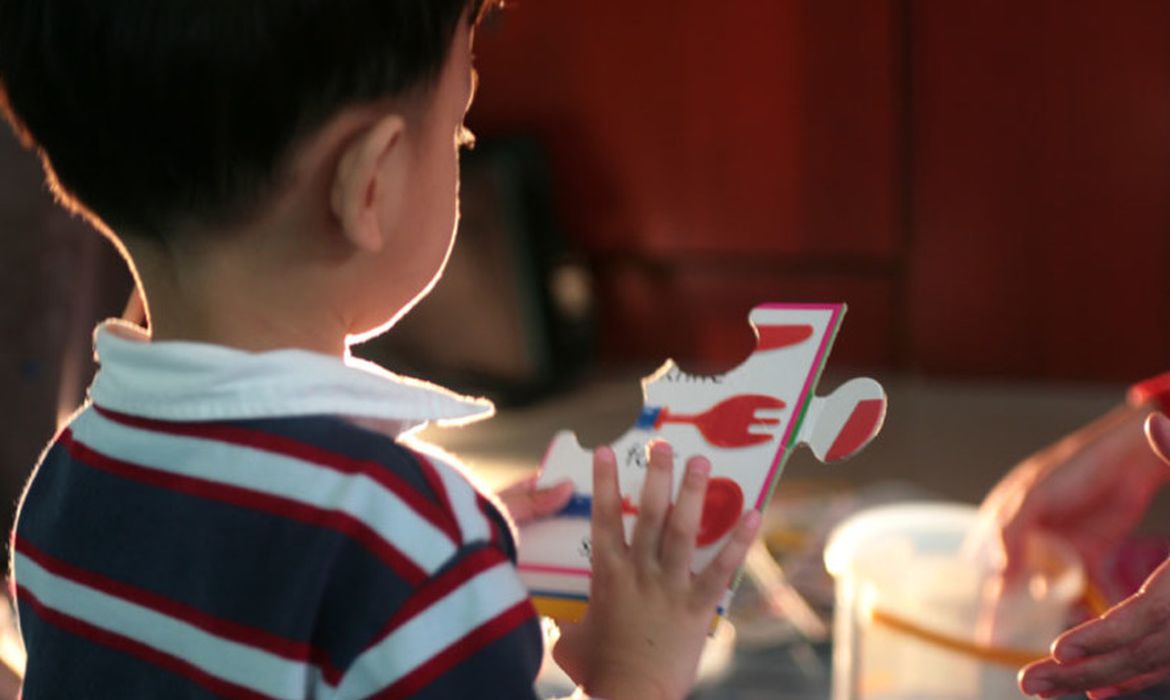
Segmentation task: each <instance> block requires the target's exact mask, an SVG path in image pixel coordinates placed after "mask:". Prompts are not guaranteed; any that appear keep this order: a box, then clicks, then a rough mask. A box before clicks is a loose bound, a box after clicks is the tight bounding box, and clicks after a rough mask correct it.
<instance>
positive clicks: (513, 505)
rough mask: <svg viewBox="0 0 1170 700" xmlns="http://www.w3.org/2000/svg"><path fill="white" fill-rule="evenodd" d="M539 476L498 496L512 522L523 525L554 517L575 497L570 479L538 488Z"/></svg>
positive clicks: (517, 484) (518, 484)
mask: <svg viewBox="0 0 1170 700" xmlns="http://www.w3.org/2000/svg"><path fill="white" fill-rule="evenodd" d="M537 478H538V477H537V476H536V475H533V476H530V477H527V478H524V479H521V480H520V481H517V482H516V483H514V484H512V485H510V486H508V487H506V488H505V489H504V490H503V491H500V492H499V493H497V494H496V498H498V499H500V503H502V504H503V505H504V508H505V509H506V510H507V511H508V515H510V516H511V518H512V522H514V523H516V524H517V525H522V524H524V523H526V522H529V521H532V520H537V519H540V518H546V517H548V516H550V515H554V514H555V513H557V512H558V511H560V510H561V509H562V508H564V507H565V505H566V504H567V503H568V502H569V499H570V498H572V496H573V482H571V481H569V480H568V479H566V480H564V481H559V482H557V483H555V484H553V485H552V486H546V487H544V488H537V486H536V480H537Z"/></svg>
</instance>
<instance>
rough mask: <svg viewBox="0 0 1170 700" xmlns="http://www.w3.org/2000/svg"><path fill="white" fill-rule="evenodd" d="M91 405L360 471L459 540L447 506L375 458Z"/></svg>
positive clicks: (149, 426) (178, 430)
mask: <svg viewBox="0 0 1170 700" xmlns="http://www.w3.org/2000/svg"><path fill="white" fill-rule="evenodd" d="M94 409H96V410H97V412H98V413H100V414H101V415H102V416H105V417H106V418H108V419H110V420H112V421H114V422H116V423H121V424H123V425H127V426H130V427H132V428H141V429H143V430H149V431H152V432H158V433H167V434H169V435H182V436H185V437H194V438H203V439H207V440H216V441H218V442H225V443H228V444H232V445H239V446H241V447H250V448H253V449H257V450H262V451H264V452H269V453H271V454H278V455H282V456H285V457H291V458H293V459H298V460H301V461H302V462H308V463H310V464H314V465H316V466H319V467H325V468H326V469H330V470H332V471H336V472H340V473H342V474H353V475H358V474H360V475H362V476H366V477H368V478H370V479H372V480H373V481H374V482H376V483H378V484H380V485H381V486H383V487H384V488H385V489H386V490H387V491H390V492H391V493H393V494H394V495H395V496H397V497H398V498H400V499H402V501H403V502H404V503H406V504H407V505H409V506H410V507H411V508H412V509H413V510H414V511H415V512H417V513H418V514H419V516H420V517H422V518H424V519H425V520H427V521H428V522H430V523H431V524H432V525H434V526H435V527H436V528H437V529H438V530H439V531H441V532H442V533H443V534H445V535H447V537H449V538H450V539H451V542H452V543H453V544H458V543H459V541H460V539H459V527H458V525H457V524H456V523H455V520H454V517H453V516H452V514H451V510H450V508H448V509H447V511H446V512H444V511H443V509H442V508H440V507H439V505H437V504H436V503H434V502H433V501H430V500H428V499H427V498H426V496H424V495H423V494H421V493H419V492H418V491H417V490H416V489H415V488H414V487H412V486H411V485H410V484H408V483H407V482H406V481H405V480H403V479H402V478H401V477H399V476H398V475H397V474H395V473H393V472H392V471H390V470H388V469H387V468H386V467H385V466H384V465H382V464H379V463H378V462H374V461H372V460H359V459H353V458H351V457H347V456H345V455H342V454H337V453H336V452H330V451H328V450H324V449H322V448H320V447H317V446H316V445H311V444H308V443H305V442H301V441H299V440H294V439H292V438H289V437H285V436H282V435H272V434H270V433H264V432H260V431H258V430H250V429H248V428H242V427H240V426H238V425H231V424H228V423H180V422H175V421H161V420H153V419H150V418H141V417H139V416H129V415H126V414H123V413H117V412H115V411H111V410H109V409H105V408H102V407H100V406H97V405H95V406H94Z"/></svg>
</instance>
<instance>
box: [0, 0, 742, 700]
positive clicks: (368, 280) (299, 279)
mask: <svg viewBox="0 0 1170 700" xmlns="http://www.w3.org/2000/svg"><path fill="white" fill-rule="evenodd" d="M479 4H480V3H479V2H478V1H476V0H346V1H345V2H338V1H337V0H282V1H281V2H269V1H265V0H230V1H229V2H209V1H208V0H102V2H88V3H77V2H67V1H66V0H0V81H2V86H3V96H4V103H5V106H6V108H7V112H8V116H9V119H10V121H11V122H12V123H13V126H14V127H15V129H16V130H17V132H18V133H19V134H21V135H22V136H23V138H25V139H26V141H27V142H28V143H29V144H30V145H33V146H35V147H36V148H37V149H38V152H39V153H40V154H41V156H42V159H43V161H44V165H45V170H46V172H47V174H48V178H49V182H50V184H51V186H52V188H53V190H54V192H55V193H56V194H57V196H58V198H59V199H60V201H61V202H62V203H63V204H64V205H65V206H67V207H69V208H71V209H73V210H75V211H77V212H80V213H81V214H83V215H84V216H86V217H87V218H89V219H90V220H91V221H92V222H93V223H94V224H95V225H96V226H97V227H98V228H99V229H100V230H101V231H103V232H104V233H105V234H106V235H107V236H108V237H109V238H110V239H111V240H113V241H114V242H115V243H116V244H117V245H118V246H119V248H120V250H122V252H123V253H124V254H125V256H126V259H127V261H128V262H129V263H130V265H131V267H132V269H133V271H134V274H135V279H136V281H137V283H138V286H139V290H140V292H141V293H142V295H143V298H144V299H145V301H146V305H147V311H148V320H149V328H150V330H149V332H147V331H144V330H143V329H141V328H138V327H136V326H132V325H129V324H123V323H118V322H107V323H105V324H103V325H102V326H100V327H99V328H98V330H97V331H96V352H97V357H98V360H99V362H100V364H101V369H100V372H99V374H98V376H97V378H96V379H95V380H94V384H93V386H92V387H91V389H90V402H89V403H87V405H85V406H84V407H83V408H82V409H81V410H80V411H79V412H78V413H77V414H76V416H75V417H74V418H73V420H72V421H71V423H70V424H69V425H68V427H66V428H65V429H64V430H62V431H61V433H60V434H59V435H58V436H57V438H56V439H55V440H54V442H53V443H52V444H51V445H50V446H49V448H48V449H47V451H46V452H45V454H44V456H43V458H42V460H41V463H40V465H39V466H38V468H37V471H36V473H35V475H34V477H33V478H32V481H31V482H30V484H29V486H28V489H27V492H26V494H25V497H24V499H23V502H22V504H21V508H20V514H19V519H18V525H17V527H16V531H15V533H14V536H13V549H12V574H13V577H14V583H15V591H16V593H15V594H16V599H17V603H18V609H19V616H20V626H21V633H22V635H23V637H24V641H25V644H26V646H27V650H28V667H27V671H26V675H25V679H24V691H23V692H24V697H25V698H26V700H41V699H43V698H69V699H71V700H77V699H79V698H210V697H231V698H365V697H379V698H382V697H385V698H395V697H406V696H410V697H424V698H446V697H491V698H513V697H532V696H533V689H532V685H533V679H534V677H535V675H536V672H537V669H538V666H539V663H540V659H541V635H540V630H539V625H538V624H537V620H536V618H535V613H534V611H533V608H532V606H531V604H530V602H529V600H528V596H527V593H526V591H525V590H524V588H523V587H522V586H521V584H520V582H519V579H518V577H517V575H516V572H515V570H514V568H513V564H512V559H513V558H514V556H515V547H514V544H513V535H512V532H511V529H510V525H509V523H508V521H507V520H506V519H505V518H504V516H502V515H501V513H500V511H499V510H498V509H497V505H496V504H495V503H494V502H493V501H492V500H491V499H489V498H488V497H485V496H484V495H483V494H481V493H479V492H477V491H476V490H475V488H473V486H472V485H471V484H470V483H469V481H468V480H467V478H466V477H465V476H464V475H463V473H462V472H461V471H460V470H459V469H458V468H456V467H455V466H454V465H452V464H449V463H448V462H447V461H445V460H444V459H442V458H441V457H440V456H439V455H436V454H434V453H433V452H431V451H428V450H427V449H426V448H425V446H421V445H414V444H411V443H410V442H409V440H408V434H409V433H410V431H412V430H413V429H414V428H416V427H417V426H419V425H421V424H423V423H425V422H427V421H431V420H461V419H468V418H470V417H472V416H476V415H479V414H482V413H483V412H485V411H487V410H489V409H490V407H489V406H488V405H486V404H485V403H483V402H478V401H472V400H468V399H464V398H461V397H458V396H455V395H453V394H450V393H448V392H445V391H442V390H439V389H436V388H434V387H431V386H429V385H426V384H422V383H420V382H415V381H410V380H406V379H402V378H399V377H395V376H393V375H391V374H389V373H387V372H385V371H383V370H381V369H379V368H377V367H374V366H371V365H369V364H367V363H361V362H358V361H356V360H354V359H353V358H352V357H350V356H349V353H348V349H347V348H348V343H349V342H351V341H352V340H353V339H355V338H364V337H369V336H372V335H374V334H377V333H380V332H382V331H383V330H385V329H386V328H388V327H389V326H391V325H392V324H393V322H394V321H395V320H396V319H397V318H399V317H400V316H401V315H402V314H404V313H405V312H406V311H407V310H408V309H409V308H410V307H411V306H412V305H413V304H414V303H415V302H416V301H417V300H418V299H419V298H421V297H422V296H423V295H425V294H426V292H427V290H429V289H430V287H431V285H432V284H434V282H435V281H436V279H437V278H438V276H439V274H440V272H441V270H442V267H443V264H444V262H445V260H446V258H447V254H448V252H449V250H450V247H451V245H452V241H453V231H454V228H455V223H456V219H457V209H458V206H457V205H458V157H457V149H458V142H459V141H460V140H461V138H462V136H463V134H464V130H463V127H462V119H463V116H464V113H465V111H466V109H467V107H468V104H469V103H470V101H471V97H472V93H473V92H474V82H475V81H474V75H473V71H472V68H471V43H472V34H473V30H474V26H475V23H476V21H477V20H478V18H479V16H480V13H481V8H480V7H479ZM671 460H672V455H671V453H670V448H669V447H668V446H666V445H664V444H662V445H656V446H655V447H654V448H653V449H652V450H651V460H650V468H649V469H648V477H647V482H646V484H645V488H644V496H643V500H642V504H641V516H640V518H639V520H638V522H637V524H636V526H635V530H634V532H633V535H632V539H631V542H630V544H629V545H627V544H626V541H625V539H624V535H623V532H622V524H621V513H620V510H621V508H620V502H619V497H618V493H617V481H616V468H615V464H614V458H613V454H612V453H611V452H610V451H608V450H601V451H599V453H598V455H597V456H596V458H595V480H596V488H595V511H594V517H593V536H594V545H595V555H594V556H595V576H594V581H593V601H594V604H593V606H592V608H591V610H590V612H589V615H588V617H587V618H586V619H585V621H584V622H583V623H582V624H581V625H579V626H575V627H573V628H570V629H567V630H565V633H564V636H563V637H562V641H561V642H560V644H558V647H557V650H556V652H557V656H558V659H559V660H560V661H561V663H562V665H563V666H564V667H565V668H566V669H567V670H568V671H569V673H570V674H571V675H572V676H573V678H574V679H575V680H576V681H578V682H579V683H581V684H582V685H583V687H584V689H585V690H586V691H588V692H590V693H593V694H595V695H602V696H605V697H609V698H614V699H617V698H679V697H681V696H683V695H684V694H685V693H686V692H687V690H688V688H689V686H690V683H691V681H692V678H693V675H694V672H695V664H696V662H697V659H698V655H699V651H700V650H701V648H702V644H703V639H704V633H705V630H706V627H707V624H708V623H709V620H710V616H711V613H712V610H713V609H714V607H715V603H716V601H717V600H718V598H719V596H720V594H721V593H722V591H723V590H724V589H725V587H726V585H727V582H728V580H729V578H730V576H731V575H732V573H733V572H734V570H735V569H736V568H738V565H739V564H740V563H741V562H742V560H743V557H744V554H745V552H746V549H747V545H748V543H749V542H750V541H751V539H752V537H753V536H754V533H755V530H756V529H757V527H758V521H759V518H758V514H755V513H749V514H748V515H746V516H745V518H744V519H743V522H742V523H741V525H740V527H739V528H738V530H737V531H736V533H735V534H734V535H733V537H732V538H731V539H730V541H729V543H728V545H727V546H726V547H725V549H724V550H723V552H722V553H721V555H720V556H719V557H718V558H717V559H716V561H715V562H714V563H713V564H712V565H711V566H710V567H709V568H707V569H705V570H704V571H703V572H701V573H699V574H697V575H692V574H691V573H690V571H689V561H690V556H691V551H692V549H693V542H694V537H695V533H696V531H697V527H698V521H699V517H700V513H701V504H702V499H703V493H704V490H705V488H706V474H707V472H708V471H709V468H710V465H709V464H707V463H706V462H705V461H704V460H703V459H702V458H695V459H692V460H691V461H690V462H689V464H688V470H687V473H686V476H685V477H684V482H683V484H682V486H681V488H680V494H679V496H678V498H677V502H676V503H674V504H673V506H672V504H671V502H670V493H671ZM566 496H567V493H564V492H563V490H559V491H554V492H551V493H547V492H513V493H512V497H513V500H514V501H515V502H517V503H520V504H522V505H525V507H526V508H527V509H528V510H529V511H532V512H534V513H536V514H539V513H540V512H547V511H549V510H555V508H556V507H557V505H558V503H560V502H563V500H564V498H565V497H566ZM534 504H535V505H534Z"/></svg>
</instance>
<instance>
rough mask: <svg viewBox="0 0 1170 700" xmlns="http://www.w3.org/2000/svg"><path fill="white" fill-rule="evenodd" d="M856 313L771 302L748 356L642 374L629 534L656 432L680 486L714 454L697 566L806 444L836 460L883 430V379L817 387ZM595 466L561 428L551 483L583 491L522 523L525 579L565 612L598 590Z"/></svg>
mask: <svg viewBox="0 0 1170 700" xmlns="http://www.w3.org/2000/svg"><path fill="white" fill-rule="evenodd" d="M844 313H845V305H844V304H763V305H761V306H757V307H756V308H755V309H753V310H752V312H751V314H750V316H749V322H750V323H751V325H752V327H753V329H754V330H755V332H756V348H755V350H754V352H753V353H752V354H751V355H750V356H749V357H748V358H747V360H745V361H744V362H743V364H741V365H739V366H738V367H736V368H735V369H733V370H731V371H730V372H727V373H725V374H721V375H709V376H708V375H693V374H687V373H685V372H683V371H682V370H681V369H679V367H678V366H677V365H675V364H674V362H673V361H669V360H668V361H667V362H666V363H665V364H663V365H662V367H660V368H659V369H658V371H656V372H655V373H654V374H652V375H651V376H649V377H647V378H645V379H643V380H642V387H643V394H644V396H645V401H644V404H643V409H642V412H641V414H640V415H639V417H638V420H637V421H636V422H635V424H634V426H633V427H631V428H630V429H629V430H627V431H626V432H625V433H624V434H623V435H622V436H620V437H619V438H618V439H617V440H615V441H614V442H613V443H611V446H612V447H613V450H614V454H615V455H616V456H617V460H618V478H619V482H620V487H621V493H622V496H623V503H624V504H627V507H626V508H623V510H624V511H625V513H626V514H625V516H624V524H625V527H626V536H627V539H628V537H629V534H630V532H631V531H632V528H633V523H634V521H635V519H636V513H637V508H636V504H637V503H638V502H639V500H640V495H641V494H640V490H641V486H642V480H643V477H644V473H645V469H646V461H647V452H646V447H647V444H648V443H649V442H650V441H652V440H655V439H665V440H667V441H669V442H670V443H671V445H672V446H673V447H674V454H675V464H674V470H675V478H674V488H675V490H676V495H677V489H678V486H679V484H680V483H681V481H682V472H683V469H684V465H685V464H686V461H687V459H688V458H689V457H691V456H693V455H697V454H702V455H705V456H706V457H707V458H708V459H710V461H711V465H712V470H711V477H710V481H709V486H708V490H707V498H706V501H705V502H704V507H703V517H702V523H701V525H700V528H699V533H698V538H697V549H696V552H695V557H694V560H693V562H692V570H694V571H699V570H701V569H702V568H703V567H704V566H706V565H707V563H708V562H710V561H711V559H712V558H714V556H715V555H716V554H717V553H718V551H719V549H720V547H721V546H722V544H723V542H724V541H725V540H726V538H727V537H728V536H729V535H730V533H731V530H732V529H733V528H734V526H735V524H736V523H737V522H738V521H739V518H740V516H741V515H742V514H743V513H744V512H746V511H747V510H748V509H752V508H755V509H759V510H762V509H763V507H764V506H765V505H766V504H767V502H768V499H769V498H770V497H771V494H772V491H773V490H774V489H775V487H776V483H777V481H778V480H779V478H780V474H781V472H782V471H783V469H784V464H785V462H786V461H787V460H788V457H789V456H790V455H791V454H792V451H793V450H794V449H795V448H796V446H797V445H799V444H805V445H807V446H808V447H809V448H810V449H811V450H812V451H813V453H814V454H815V455H816V456H817V458H818V459H820V460H822V461H825V462H833V461H838V460H841V459H844V458H846V457H849V456H851V455H853V454H855V453H857V452H858V451H859V450H861V448H863V447H864V446H865V445H866V444H868V443H869V442H870V440H872V439H873V437H874V436H876V435H877V433H878V431H879V430H880V429H881V426H882V422H883V421H884V419H885V412H886V395H885V391H884V390H883V389H882V387H881V385H879V384H878V383H877V382H876V381H874V380H872V379H868V378H860V379H853V380H850V381H848V382H846V383H845V384H843V385H842V386H841V387H839V388H838V389H837V390H836V391H834V392H833V393H832V394H830V395H829V396H825V397H820V396H816V395H815V394H814V392H815V390H816V387H817V382H818V381H819V380H820V377H821V373H822V371H823V370H824V366H825V362H826V360H827V359H828V355H829V350H830V348H831V347H832V344H833V341H834V340H835V338H836V335H837V331H838V329H839V328H840V325H841V319H842V317H843V315H844ZM592 465H593V458H592V451H591V450H587V449H585V448H583V447H582V446H581V445H580V443H579V442H578V441H577V438H576V436H575V435H574V434H573V433H570V432H561V433H559V434H557V435H556V436H555V437H554V438H553V440H552V443H551V444H550V445H549V448H548V451H547V452H546V454H545V457H544V459H543V461H542V464H541V475H540V480H539V483H540V484H541V485H550V484H553V483H556V482H558V481H561V480H562V479H566V478H567V479H570V480H571V481H572V482H573V484H574V495H573V498H572V500H571V501H570V502H569V505H568V506H566V507H565V509H564V510H562V511H561V512H560V513H558V514H557V515H555V516H553V517H551V518H547V519H544V520H540V521H538V522H533V523H530V524H526V525H525V526H524V527H523V528H522V531H521V537H520V551H519V569H520V575H521V578H522V579H523V580H524V583H525V584H526V585H527V586H528V588H529V591H530V592H531V594H532V597H533V600H534V602H535V603H536V606H537V609H538V610H539V611H540V612H541V613H542V614H544V615H548V616H549V617H552V618H554V619H559V620H577V619H580V617H581V616H582V615H583V614H584V611H585V608H586V606H587V604H588V600H589V579H590V549H591V543H590V532H589V529H590V528H589V514H590V512H591V502H592V496H591V494H592V481H593V477H592V474H593V471H592V469H593V466H592ZM732 590H734V584H733V585H732ZM732 590H729V591H728V593H727V595H726V596H725V597H724V601H723V604H722V605H721V606H720V608H719V610H718V613H719V614H722V613H723V612H724V610H725V609H726V605H727V603H728V601H729V600H730V596H731V593H732Z"/></svg>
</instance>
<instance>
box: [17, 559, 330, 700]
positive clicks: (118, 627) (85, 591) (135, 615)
mask: <svg viewBox="0 0 1170 700" xmlns="http://www.w3.org/2000/svg"><path fill="white" fill-rule="evenodd" d="M14 566H15V570H16V576H17V580H18V581H19V582H20V585H21V586H23V587H24V588H26V589H28V590H29V591H30V592H31V593H32V594H33V595H34V596H36V597H37V599H38V600H39V601H41V603H42V604H44V605H45V606H46V607H48V608H51V609H53V610H56V611H57V612H60V613H62V614H65V615H68V616H69V617H72V618H75V619H78V620H81V621H83V622H87V623H89V624H90V625H93V626H94V627H99V628H101V629H103V630H108V631H110V632H113V633H115V634H118V635H121V636H123V637H128V638H130V639H132V640H134V641H136V642H140V643H142V644H145V645H146V646H148V647H151V648H153V649H157V650H158V651H161V652H163V653H165V654H168V655H170V656H174V657H176V658H178V659H182V660H183V661H186V662H187V663H189V664H191V665H192V666H195V667H196V668H198V669H200V670H202V671H204V672H206V673H208V674H210V675H212V676H215V677H216V678H220V679H222V680H224V681H227V682H229V683H234V684H236V685H239V686H243V687H245V688H249V689H251V690H254V691H256V692H258V693H263V694H265V695H270V696H272V697H276V698H293V699H299V698H303V697H304V694H305V687H306V683H307V682H308V679H309V675H308V673H309V667H308V665H307V664H305V663H301V662H298V661H292V660H289V659H285V658H282V657H279V656H276V655H274V654H271V653H269V652H267V651H264V650H262V649H258V648H256V647H253V646H248V645H246V644H241V643H239V642H235V641H232V640H229V639H224V638H223V637H219V636H216V635H214V634H211V633H209V632H206V631H204V630H201V629H199V628H198V627H195V626H193V625H191V624H188V623H186V622H183V621H181V620H177V619H175V618H173V617H170V616H169V615H164V614H162V613H159V612H156V611H154V610H151V609H150V608H146V607H143V606H141V605H138V604H136V603H132V602H130V601H128V600H125V599H123V598H119V597H116V596H113V595H110V594H108V593H103V592H102V591H99V590H96V589H94V588H90V587H89V586H85V585H83V584H80V583H77V582H76V581H71V580H69V579H67V578H64V577H62V576H57V575H56V574H53V573H51V572H49V571H47V570H45V569H44V568H43V567H41V566H40V565H39V564H37V563H36V562H34V561H33V560H31V559H29V558H28V557H26V556H25V555H23V554H21V553H20V552H16V554H15V557H14Z"/></svg>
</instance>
